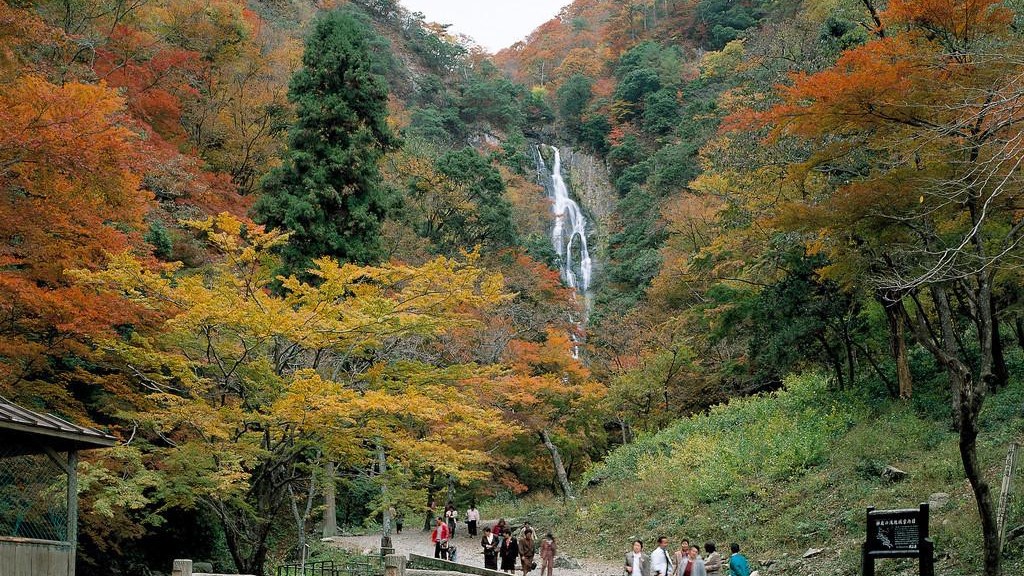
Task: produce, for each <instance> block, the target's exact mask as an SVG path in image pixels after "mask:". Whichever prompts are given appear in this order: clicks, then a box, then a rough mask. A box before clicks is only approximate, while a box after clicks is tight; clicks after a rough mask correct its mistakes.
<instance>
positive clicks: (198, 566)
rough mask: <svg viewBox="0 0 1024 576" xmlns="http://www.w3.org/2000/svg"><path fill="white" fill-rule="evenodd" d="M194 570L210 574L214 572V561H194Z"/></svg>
mask: <svg viewBox="0 0 1024 576" xmlns="http://www.w3.org/2000/svg"><path fill="white" fill-rule="evenodd" d="M192 571H193V572H202V573H205V574H210V573H212V572H213V562H193V563H192Z"/></svg>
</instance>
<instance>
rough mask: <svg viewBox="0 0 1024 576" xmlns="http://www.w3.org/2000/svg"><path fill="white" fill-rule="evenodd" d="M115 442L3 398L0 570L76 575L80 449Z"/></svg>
mask: <svg viewBox="0 0 1024 576" xmlns="http://www.w3.org/2000/svg"><path fill="white" fill-rule="evenodd" d="M116 442H117V440H116V438H114V437H113V436H111V435H109V434H105V433H103V432H100V431H99V430H95V429H93V428H85V427H83V426H77V425H75V424H72V423H70V422H68V421H66V420H63V419H61V418H57V417H56V416H52V415H48V414H39V413H37V412H32V411H31V410H26V409H25V408H22V407H20V406H17V405H15V404H12V403H10V402H8V401H6V400H4V399H3V398H0V574H2V575H3V576H74V574H75V547H76V542H77V539H78V478H77V475H76V467H77V464H78V452H79V451H80V450H89V449H93V448H104V447H109V446H113V445H114V444H115V443H116Z"/></svg>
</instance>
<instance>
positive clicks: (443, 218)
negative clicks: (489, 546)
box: [0, 0, 1024, 576]
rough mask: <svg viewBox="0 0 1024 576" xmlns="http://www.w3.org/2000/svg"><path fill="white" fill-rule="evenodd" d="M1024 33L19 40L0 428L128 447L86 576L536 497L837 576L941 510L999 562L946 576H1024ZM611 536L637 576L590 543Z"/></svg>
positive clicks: (105, 502)
mask: <svg viewBox="0 0 1024 576" xmlns="http://www.w3.org/2000/svg"><path fill="white" fill-rule="evenodd" d="M1021 8H1022V7H1021V6H1019V5H1018V3H1017V2H1016V1H1011V0H1007V1H1003V2H997V1H995V0H888V1H885V0H804V1H798V0H793V1H783V0H744V1H738V2H736V1H729V0H643V1H630V2H612V1H609V0H579V1H577V2H573V3H572V4H570V5H568V6H567V7H565V8H564V9H563V10H562V12H561V13H560V14H559V15H558V16H557V17H556V18H554V19H553V20H551V21H549V22H548V23H546V24H544V25H543V26H541V27H540V28H538V29H537V30H536V31H535V32H534V33H533V34H531V35H530V36H529V37H528V38H526V39H525V40H524V41H523V42H520V43H518V44H516V45H514V46H512V47H509V48H508V49H506V50H504V51H502V52H500V53H499V54H496V55H489V54H486V53H485V52H484V51H483V50H481V49H480V48H479V47H477V46H475V45H474V44H473V42H472V41H471V40H469V39H467V38H461V37H455V36H454V35H452V34H450V33H449V31H448V29H447V27H446V26H444V25H439V24H434V23H431V22H429V21H427V20H426V19H425V17H424V16H423V15H421V14H417V13H410V12H409V11H408V10H406V9H405V8H403V7H402V6H401V5H400V3H399V2H397V1H395V0H353V1H351V2H344V1H337V2H317V3H312V2H306V1H304V0H284V1H269V0H251V1H248V2H247V1H244V0H204V1H196V0H160V1H155V0H154V1H147V0H139V1H124V0H88V1H61V2H57V1H51V0H24V1H19V2H10V1H6V0H5V2H4V3H3V4H2V5H0V120H2V121H0V163H2V166H3V168H4V169H3V170H2V171H0V187H2V190H3V195H2V202H0V309H2V312H3V315H2V318H3V322H2V323H0V396H3V397H4V398H6V399H8V400H10V401H13V402H17V403H19V404H21V405H23V406H25V407H27V408H30V409H33V410H38V411H41V412H49V413H54V414H57V415H59V416H61V417H64V418H67V419H69V420H73V421H75V422H77V423H81V424H87V425H92V426H97V427H100V428H102V429H104V430H108V431H110V432H111V433H112V434H114V435H115V436H117V437H118V439H119V443H118V445H117V446H116V447H115V448H113V449H110V450H104V451H95V452H90V453H87V454H85V455H84V456H83V462H82V463H81V464H80V467H79V469H80V473H81V478H80V492H81V498H82V510H81V514H80V518H81V522H80V523H81V526H80V549H79V573H80V574H83V575H91V574H105V575H109V574H146V573H149V571H150V570H151V569H154V568H156V569H164V568H163V567H166V566H169V565H170V560H171V559H172V558H174V557H180V556H182V555H187V556H190V557H193V558H204V559H210V560H212V561H213V564H214V565H215V566H216V567H217V568H218V569H219V570H225V571H227V570H238V571H241V572H249V573H256V574H264V573H269V572H270V571H271V570H272V569H273V567H274V566H275V565H277V564H279V563H280V562H282V561H284V560H286V559H294V558H296V557H298V556H299V555H300V554H301V553H302V551H303V550H304V549H305V548H304V547H305V545H306V544H307V543H308V542H309V541H310V540H311V539H315V537H316V536H319V535H321V534H326V533H330V532H331V531H332V530H334V529H335V528H334V525H335V524H340V525H342V526H350V527H351V526H367V525H368V526H372V527H374V528H376V527H378V526H380V525H382V524H383V525H384V526H387V525H389V524H390V522H391V520H392V518H391V517H390V512H389V510H390V509H391V508H392V507H394V508H395V509H396V510H397V511H398V512H399V513H401V514H403V515H404V516H405V517H406V518H407V525H409V526H410V527H413V528H416V527H418V524H419V520H418V519H422V518H423V517H424V515H426V514H430V513H431V512H430V506H431V505H432V504H433V505H439V504H443V503H445V502H447V501H449V500H450V501H453V502H455V503H457V504H459V505H464V504H466V503H468V502H469V501H471V500H474V499H480V500H483V499H484V498H491V497H495V498H497V499H498V500H509V499H510V498H511V499H514V498H515V497H518V496H521V495H524V494H528V495H530V496H533V497H538V495H541V496H540V497H541V498H544V496H543V495H545V494H556V495H558V497H560V498H563V499H564V500H565V501H566V502H569V504H558V505H555V504H552V505H551V506H552V508H550V509H548V510H547V511H546V512H547V514H548V515H547V516H546V517H545V518H546V519H547V520H549V521H550V522H552V523H554V524H555V525H556V526H558V527H560V528H566V529H568V528H573V529H574V530H579V531H580V532H581V533H589V532H596V536H595V537H599V538H615V539H621V538H625V539H628V538H632V537H638V536H640V537H644V538H650V537H652V536H654V534H653V533H650V534H649V533H647V532H646V531H653V530H669V529H670V528H671V527H672V522H679V523H680V524H678V525H679V526H681V527H683V528H686V529H691V530H701V531H704V532H707V533H708V534H712V535H715V537H723V538H724V537H729V536H730V535H737V536H736V537H744V538H746V539H749V541H750V542H752V543H753V544H754V545H756V546H761V547H764V548H767V547H770V546H771V545H772V543H773V538H774V537H775V535H776V534H777V532H775V531H774V530H776V529H782V528H781V527H782V526H783V525H784V524H785V525H786V526H788V523H796V524H797V525H799V526H798V528H799V529H800V530H801V531H803V532H801V534H803V535H801V536H800V537H796V538H792V539H789V540H786V541H785V542H784V543H783V545H784V546H787V547H792V546H803V545H813V544H815V543H816V542H818V541H820V539H822V538H824V539H835V540H836V544H835V546H836V549H837V550H839V551H840V553H845V551H848V550H851V549H853V548H855V546H856V543H855V542H854V536H853V535H854V533H855V532H856V529H857V526H856V525H855V524H856V520H855V518H854V516H851V515H850V514H853V512H849V511H848V510H846V509H848V508H854V509H856V510H855V511H856V514H860V513H861V510H860V507H861V506H864V505H866V504H869V503H871V502H873V501H874V500H873V498H874V496H875V495H877V496H878V498H879V499H880V500H884V501H885V503H887V504H888V503H891V504H893V505H896V504H897V503H898V502H896V500H897V499H909V500H912V501H910V502H903V504H904V505H913V504H914V503H916V502H917V501H921V500H924V499H927V498H928V496H929V494H928V492H931V491H941V490H940V489H942V488H946V487H948V490H945V491H946V492H950V493H952V494H953V498H954V508H953V510H955V511H957V512H958V513H960V512H963V513H962V514H959V515H958V516H957V518H958V520H957V521H956V522H953V523H952V524H951V525H950V526H948V527H945V528H942V529H941V530H942V531H943V532H941V534H940V535H939V536H938V539H939V542H940V544H942V545H943V546H946V547H948V548H955V547H957V546H973V547H975V548H977V549H978V552H977V553H976V554H974V553H972V554H965V555H962V556H958V557H956V558H954V557H953V556H949V557H947V560H949V561H948V562H947V563H946V564H945V565H944V566H945V567H946V568H947V569H950V570H954V571H956V572H950V573H957V574H967V573H970V574H976V573H977V574H980V573H982V570H984V573H985V574H987V575H989V576H998V574H999V573H1000V561H1001V558H1002V557H1001V555H1000V552H999V548H1000V544H999V542H998V530H997V527H996V525H995V515H996V505H997V502H996V497H997V494H994V488H993V483H994V482H997V481H998V478H997V474H998V468H999V467H1000V463H1001V462H1002V457H1003V455H1004V452H1003V450H1004V448H1005V446H1006V444H1008V443H1009V442H1011V441H1013V440H1015V439H1018V438H1019V429H1020V406H1019V405H1018V404H1019V398H1020V393H1019V390H1020V389H1021V386H1022V385H1024V382H1022V380H1021V377H1020V375H1019V373H1018V372H1017V370H1015V368H1017V367H1019V366H1020V360H1019V359H1020V357H1021V351H1022V349H1024V312H1022V310H1024V309H1022V306H1021V302H1022V299H1021V295H1022V292H1021V290H1019V286H1020V282H1021V277H1020V256H1021V249H1020V246H1019V243H1020V237H1021V229H1022V224H1021V209H1022V208H1021V198H1020V197H1019V196H1020V195H1021V182H1020V180H1019V173H1020V171H1019V169H1018V167H1019V164H1020V161H1021V158H1022V156H1021V154H1022V152H1021V149H1020V146H1019V142H1020V139H1021V135H1022V133H1021V128H1020V127H1021V125H1022V124H1021V120H1022V111H1021V106H1020V98H1021V95H1022V93H1024V92H1022V90H1024V88H1022V85H1021V78H1022V77H1024V75H1022V72H1024V57H1022V54H1024V38H1022V36H1021V32H1020V30H1021V27H1020V19H1021V14H1022V12H1021V11H1020V10H1021ZM542 145H554V146H557V147H558V150H557V151H558V153H559V154H560V155H559V158H560V159H564V161H565V169H564V170H563V173H564V174H563V175H565V177H566V179H567V180H568V181H569V182H568V184H569V187H570V188H572V191H573V192H574V194H575V197H576V198H577V199H578V200H579V203H580V205H582V208H583V211H584V213H585V214H586V217H587V219H588V221H590V222H591V226H590V228H589V229H588V230H587V235H588V236H593V237H592V238H591V240H592V245H593V246H595V247H596V248H595V250H594V251H593V252H594V255H595V261H594V263H593V264H594V270H595V274H594V282H593V284H592V289H591V291H590V293H588V294H577V293H576V292H575V291H574V290H573V289H572V287H570V286H567V285H566V282H565V280H566V278H563V277H560V275H559V271H558V268H559V266H562V267H564V266H565V265H566V262H565V260H567V259H568V260H572V258H574V257H576V256H577V254H576V253H574V252H573V250H574V248H573V246H574V244H573V238H572V237H570V238H569V239H568V246H569V247H568V248H566V251H565V253H562V252H560V251H558V250H556V249H555V248H554V247H553V243H552V236H558V234H553V233H552V229H553V228H555V227H556V226H561V224H555V222H561V220H558V219H559V218H564V213H563V214H552V202H553V198H554V197H553V196H552V195H551V194H550V191H549V189H550V187H551V185H552V183H551V178H550V176H545V175H544V174H543V173H542V172H543V171H544V170H550V167H551V163H552V160H553V158H552V155H554V154H555V153H556V150H553V149H551V148H550V147H548V146H542ZM606 174H607V178H606V177H605V175H606ZM603 180H608V181H607V182H604V181H603ZM545 187H547V188H548V189H546V188H545ZM558 210H559V208H558V205H557V204H556V205H555V212H557V211H558ZM553 216H554V218H553ZM559 229H560V228H559ZM560 240H561V238H560ZM578 240H580V239H578ZM575 246H576V248H575V250H577V251H578V250H579V248H578V246H579V244H578V243H577V244H575ZM589 266H590V263H588V270H589ZM581 318H582V319H587V320H586V321H583V322H581V321H580V319H581ZM787 383H788V384H787ZM716 405H717V406H718V407H716V408H714V409H712V407H713V406H716ZM709 411H710V412H709ZM708 412H709V415H708V414H707V413H708ZM762 424H763V425H764V428H763V430H762V429H760V428H759V426H760V425H762ZM876 429H878V430H889V431H891V433H893V434H901V435H903V436H904V437H905V442H903V443H901V444H898V445H895V446H889V445H886V444H884V442H883V440H885V439H886V438H884V437H882V436H875V435H872V431H874V430H876ZM694 442H697V443H699V444H700V446H696V447H694V448H693V450H689V449H688V448H689V446H690V445H691V444H692V443H694ZM758 444H759V446H754V445H758ZM875 444H878V445H879V446H878V450H877V451H876V452H872V451H871V450H868V449H866V448H865V446H867V445H875ZM618 445H621V446H618ZM979 446H980V451H979ZM702 448H703V450H704V451H706V454H705V455H704V457H703V458H700V459H698V458H694V457H692V456H693V454H695V453H699V452H700V451H701V449H702ZM903 450H905V452H903ZM931 450H937V451H938V453H939V455H938V456H937V457H936V458H938V460H937V461H936V462H935V464H934V467H932V468H929V467H928V466H927V465H926V464H924V462H926V461H927V460H928V458H929V456H928V455H929V453H930V452H929V451H931ZM829 451H842V452H845V453H849V454H851V457H850V458H848V459H842V458H832V457H829V454H830V452H829ZM901 459H905V460H906V461H907V464H905V465H906V466H911V465H916V466H918V467H919V470H918V471H920V474H916V472H917V471H912V472H915V474H911V478H910V481H909V482H908V483H906V484H903V485H900V486H899V487H896V488H892V487H888V486H880V485H879V484H878V483H877V478H876V477H875V476H877V475H876V474H875V472H876V471H877V470H876V468H877V467H878V466H879V464H880V463H881V465H882V466H883V467H884V465H885V464H889V463H892V462H897V463H899V462H900V460H901ZM602 461H603V462H602ZM709 462H721V463H722V465H721V466H716V465H709V464H708V463H709ZM663 465H667V466H670V467H673V468H675V469H674V470H673V471H672V476H671V478H672V480H671V482H664V481H663V477H661V476H658V475H652V474H651V473H650V472H649V468H647V467H648V466H663ZM680 468H681V469H680ZM687 470H690V471H692V473H690V474H688V473H687ZM851 474H855V475H857V478H858V479H855V480H851V481H850V484H849V485H848V484H845V483H844V482H846V481H847V480H848V479H849V477H850V475H851ZM848 486H852V488H850V489H851V490H853V491H854V492H853V493H846V492H842V493H839V494H837V492H841V490H837V489H836V487H841V488H842V487H848ZM844 489H845V488H844ZM658 490H662V492H660V493H658V494H655V495H653V496H652V495H651V493H652V492H656V491H658ZM787 490H791V492H787ZM829 490H831V491H832V492H829ZM822 491H825V492H828V493H829V494H831V495H832V496H833V497H832V499H831V501H830V502H831V504H830V505H832V506H836V507H838V506H842V507H843V508H844V512H843V513H842V515H840V516H838V517H839V518H840V520H839V521H835V522H833V521H831V520H829V519H828V518H827V517H826V518H822V517H820V516H821V515H822V514H821V513H823V514H824V515H826V516H828V515H832V516H836V515H837V514H839V512H838V511H836V509H835V508H828V507H826V508H823V509H821V510H814V511H809V510H808V509H807V508H806V507H804V506H805V505H804V504H802V503H800V502H797V501H796V500H797V499H798V496H797V495H809V494H815V493H816V492H822ZM921 491H926V493H921ZM581 493H582V494H581ZM621 494H629V495H630V498H631V499H632V500H631V501H630V503H631V505H633V506H636V507H638V508H639V509H641V510H643V511H644V512H645V513H650V514H651V516H652V519H651V520H650V521H648V522H647V523H646V524H645V525H644V526H645V527H644V528H643V530H644V531H645V532H644V533H639V532H635V531H634V532H629V531H626V530H619V529H618V528H615V529H614V530H612V529H607V526H605V525H604V524H602V523H606V522H611V523H616V526H618V523H619V522H622V515H621V514H622V510H623V508H622V504H621V503H619V504H616V502H615V500H616V499H617V498H619V496H620V495H621ZM332 495H333V496H334V498H332ZM576 496H579V498H578V499H575V498H574V497H576ZM801 497H802V496H801ZM765 499H773V506H774V505H775V504H777V503H780V502H781V504H779V505H778V506H776V507H772V508H770V509H771V510H774V511H778V514H780V518H781V519H782V520H777V519H770V518H766V517H765V516H764V515H759V513H758V512H756V510H754V509H755V508H759V507H760V506H763V505H764V500H765ZM332 502H333V504H332ZM787 503H788V504H787ZM692 505H696V506H700V507H708V508H709V510H711V512H713V513H714V514H715V515H716V516H715V517H716V518H717V517H719V516H721V515H725V514H730V513H732V514H735V517H736V518H737V520H736V521H735V522H733V523H730V524H728V526H729V530H730V531H729V532H728V533H726V532H724V531H722V530H723V526H724V524H716V523H715V522H711V521H705V520H707V518H710V517H705V518H704V519H703V520H699V521H695V522H693V523H692V524H687V523H686V522H687V520H686V518H687V517H688V516H689V513H690V508H689V506H692ZM562 506H564V507H562ZM552 510H555V511H557V512H558V514H557V515H555V514H551V511H552ZM665 510H668V511H669V512H668V513H669V514H671V515H674V516H675V519H673V520H668V519H667V518H661V517H657V514H655V513H656V512H658V511H665ZM435 511H436V510H435ZM812 512H813V513H819V514H818V515H814V514H813V513H812ZM968 512H969V514H968ZM542 513H543V512H542ZM4 514H7V516H11V513H10V510H7V511H6V512H5V510H0V527H3V526H6V525H8V524H11V525H14V524H17V525H20V524H21V523H22V522H21V520H22V518H20V517H19V518H18V519H17V522H16V523H14V522H7V521H8V520H10V518H8V517H7V516H4ZM800 514H810V516H811V517H810V518H797V516H798V515H800ZM1021 520H1022V519H1021V518H1020V509H1019V506H1015V507H1014V508H1013V509H1012V514H1011V521H1012V522H1014V523H1016V524H1019V523H1020V522H1021ZM5 523H6V524H5ZM741 523H742V525H741ZM752 523H757V524H759V525H763V526H764V528H763V529H760V528H758V529H752V528H749V526H747V525H748V524H752ZM683 528H681V529H683ZM1010 528H1013V526H1010ZM1011 533H1012V530H1011ZM808 534H809V535H808ZM12 535H13V536H19V534H12ZM693 535H696V534H693ZM569 541H570V542H574V544H575V545H576V546H578V547H579V548H580V549H583V550H587V551H590V552H595V553H601V554H605V553H608V550H607V549H603V548H601V547H600V546H592V545H591V544H590V543H588V542H586V541H583V540H581V539H579V538H575V539H573V538H570V539H569ZM186 552H187V554H186ZM1019 553H1020V552H1019V543H1014V542H1010V543H1008V544H1007V546H1006V554H1007V555H1008V557H1009V558H1010V559H1011V562H1013V561H1017V560H1018V559H1017V557H1016V556H1014V555H1015V554H1017V555H1019ZM616 557H617V558H620V557H619V556H616ZM1018 564H1019V562H1018ZM849 566H850V564H849V563H844V564H842V566H841V567H840V569H844V570H847V571H848V572H849V569H848V568H849ZM1010 566H1011V567H1012V566H1016V565H1014V564H1011V565H1010ZM770 569H771V570H779V571H780V573H785V571H786V570H789V571H791V572H792V571H799V570H801V569H802V567H801V566H786V565H785V564H784V563H781V564H777V565H776V567H775V568H770ZM1004 573H1010V571H1009V570H1007V571H1004Z"/></svg>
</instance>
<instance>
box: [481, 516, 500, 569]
mask: <svg viewBox="0 0 1024 576" xmlns="http://www.w3.org/2000/svg"><path fill="white" fill-rule="evenodd" d="M480 545H481V546H483V548H484V568H487V569H489V570H497V569H498V546H500V545H501V539H500V538H498V537H497V536H496V535H495V534H494V533H493V532H491V527H490V526H487V527H485V528H484V535H483V537H482V538H480Z"/></svg>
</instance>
